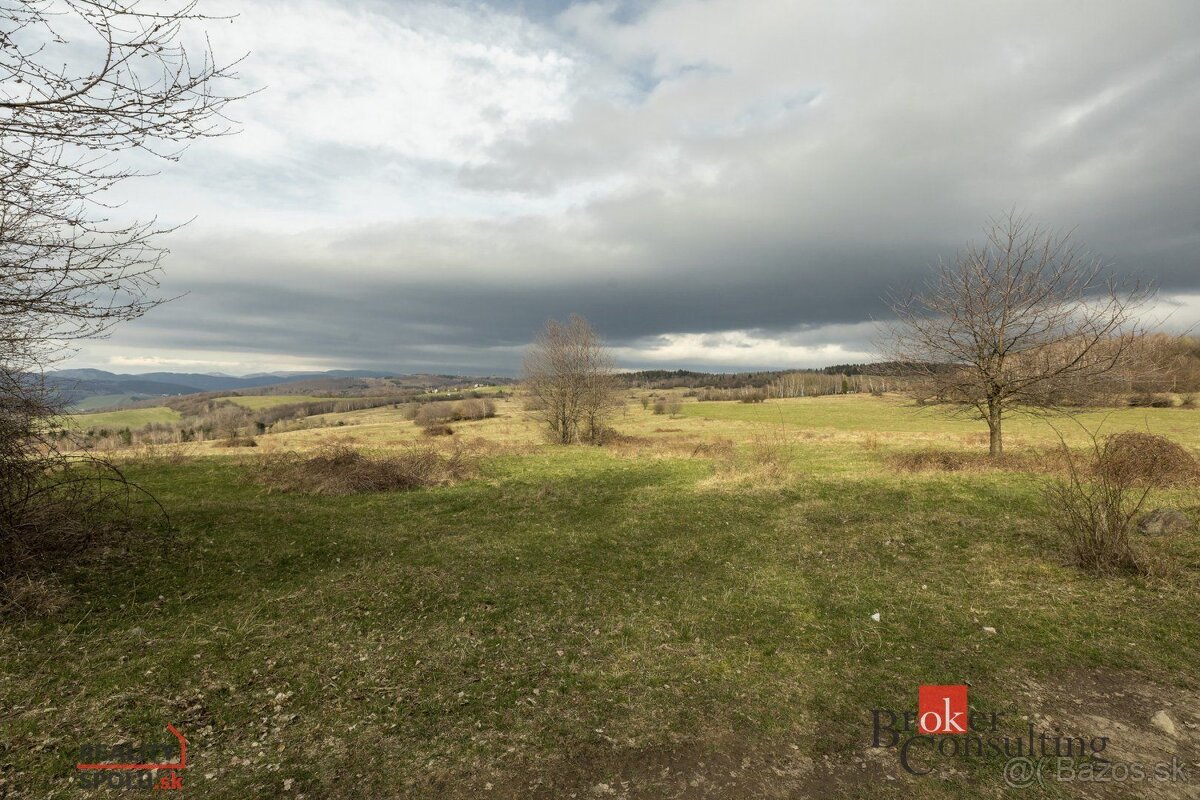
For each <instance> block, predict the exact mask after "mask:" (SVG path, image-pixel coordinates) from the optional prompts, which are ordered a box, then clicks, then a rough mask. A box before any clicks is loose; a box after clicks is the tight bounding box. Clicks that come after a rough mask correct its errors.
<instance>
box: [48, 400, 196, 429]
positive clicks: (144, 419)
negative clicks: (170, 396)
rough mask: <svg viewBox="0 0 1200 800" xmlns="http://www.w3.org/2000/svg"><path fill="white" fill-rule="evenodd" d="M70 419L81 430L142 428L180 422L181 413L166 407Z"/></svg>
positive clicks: (110, 412)
mask: <svg viewBox="0 0 1200 800" xmlns="http://www.w3.org/2000/svg"><path fill="white" fill-rule="evenodd" d="M68 419H70V421H71V422H72V423H73V424H74V425H76V426H77V427H80V428H84V429H87V428H109V429H115V428H140V427H142V426H143V425H149V424H152V423H156V422H162V423H168V422H178V421H179V412H178V411H175V410H174V409H170V408H167V407H166V406H153V407H151V408H127V409H123V410H121V411H98V412H96V413H93V414H72V415H71V416H70V417H69V418H68Z"/></svg>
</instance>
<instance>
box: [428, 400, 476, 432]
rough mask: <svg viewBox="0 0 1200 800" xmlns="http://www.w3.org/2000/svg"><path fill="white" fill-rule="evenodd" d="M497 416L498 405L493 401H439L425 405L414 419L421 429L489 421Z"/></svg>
mask: <svg viewBox="0 0 1200 800" xmlns="http://www.w3.org/2000/svg"><path fill="white" fill-rule="evenodd" d="M494 416H496V404H495V403H493V402H492V401H491V400H479V399H471V400H460V401H458V402H450V401H444V400H443V401H438V402H434V403H425V404H423V405H422V406H421V407H420V408H419V409H417V413H416V415H415V417H414V421H415V422H416V423H417V424H418V425H420V426H421V427H427V426H430V425H443V426H444V425H445V424H446V423H448V422H457V421H459V420H465V419H487V418H488V417H494Z"/></svg>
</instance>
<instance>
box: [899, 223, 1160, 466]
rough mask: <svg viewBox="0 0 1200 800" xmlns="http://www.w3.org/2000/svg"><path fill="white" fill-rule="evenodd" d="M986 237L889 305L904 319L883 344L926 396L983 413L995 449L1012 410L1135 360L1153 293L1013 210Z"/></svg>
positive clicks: (1067, 396)
mask: <svg viewBox="0 0 1200 800" xmlns="http://www.w3.org/2000/svg"><path fill="white" fill-rule="evenodd" d="M985 234H986V236H985V241H984V242H983V243H982V244H973V245H970V246H969V247H968V248H967V249H966V250H965V251H964V252H963V253H962V254H961V255H959V257H958V258H957V259H956V260H955V261H954V263H952V264H946V263H942V264H940V265H939V266H938V268H937V271H936V273H935V275H934V277H933V278H932V279H931V280H930V281H929V282H928V284H927V285H926V287H925V289H924V291H923V292H921V293H911V294H908V295H906V296H903V297H900V298H895V297H893V298H892V299H891V300H890V301H889V304H890V306H891V308H892V311H893V312H894V313H895V315H896V318H897V321H898V323H897V324H896V325H894V326H893V327H892V329H891V330H890V336H889V340H888V342H887V343H886V344H885V346H884V349H885V350H887V351H889V352H888V357H889V358H890V359H891V360H892V361H894V362H896V363H898V364H900V365H902V366H903V368H904V369H905V371H908V372H910V373H916V374H917V375H918V376H919V377H920V378H921V381H920V382H921V383H924V384H925V389H926V393H927V394H932V395H934V396H936V397H938V398H939V399H942V400H946V401H949V402H952V403H956V404H958V407H959V408H965V409H968V410H969V411H970V412H972V413H973V414H975V415H977V416H978V417H979V418H982V419H983V420H985V421H986V422H987V425H988V431H989V433H990V448H989V450H990V453H991V454H992V455H993V456H998V455H1000V454H1001V453H1002V452H1003V449H1004V444H1003V436H1002V430H1003V423H1004V418H1005V417H1006V416H1007V415H1009V414H1010V412H1012V411H1013V410H1015V409H1018V408H1025V409H1029V410H1035V409H1052V408H1055V407H1058V406H1060V405H1061V404H1063V403H1064V402H1080V401H1081V400H1082V399H1084V398H1086V397H1089V396H1094V395H1095V394H1097V393H1099V392H1102V391H1105V390H1106V388H1107V387H1108V386H1109V385H1110V383H1111V382H1113V379H1114V378H1115V377H1116V376H1117V375H1118V374H1119V372H1120V371H1121V370H1122V369H1123V368H1125V367H1126V366H1127V365H1129V364H1131V363H1132V361H1133V358H1132V356H1133V353H1134V350H1135V347H1136V345H1137V342H1138V340H1139V336H1140V334H1141V333H1142V331H1141V330H1140V326H1139V322H1138V311H1139V309H1140V308H1141V307H1142V305H1143V304H1144V302H1145V301H1146V300H1147V299H1148V297H1149V290H1147V289H1145V288H1143V287H1141V286H1138V285H1136V284H1134V285H1130V286H1124V285H1122V284H1120V283H1119V282H1118V281H1117V280H1116V279H1115V278H1113V277H1111V276H1109V275H1107V274H1106V273H1105V271H1104V269H1103V268H1102V265H1101V264H1100V263H1099V262H1098V261H1096V260H1095V259H1094V258H1091V257H1090V256H1088V255H1086V254H1085V253H1084V251H1083V250H1082V249H1081V248H1080V247H1079V246H1078V245H1076V244H1075V243H1074V242H1073V241H1072V240H1071V237H1070V235H1069V234H1067V233H1062V232H1058V231H1052V230H1048V229H1045V228H1042V227H1039V226H1037V225H1034V224H1032V223H1031V222H1030V221H1029V219H1028V218H1027V217H1023V216H1019V215H1017V214H1015V213H1010V214H1008V215H1007V216H1005V217H1002V218H1000V219H997V220H993V221H992V222H991V223H990V224H989V225H988V226H987V228H986V229H985Z"/></svg>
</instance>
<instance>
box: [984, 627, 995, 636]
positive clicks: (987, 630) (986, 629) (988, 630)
mask: <svg viewBox="0 0 1200 800" xmlns="http://www.w3.org/2000/svg"><path fill="white" fill-rule="evenodd" d="M983 632H984V633H987V634H990V635H992V636H995V635H996V629H995V628H993V627H992V626H991V625H984V626H983Z"/></svg>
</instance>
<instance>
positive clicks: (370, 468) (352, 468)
mask: <svg viewBox="0 0 1200 800" xmlns="http://www.w3.org/2000/svg"><path fill="white" fill-rule="evenodd" d="M254 469H255V476H254V477H255V480H256V481H257V482H258V483H259V484H260V485H262V486H265V487H267V489H268V490H270V491H281V492H302V493H305V494H317V495H348V494H360V493H364V492H395V491H411V490H414V489H421V488H425V487H430V486H447V485H450V484H453V483H457V482H459V481H461V480H465V479H466V478H468V477H470V476H471V475H472V474H473V473H474V471H475V463H474V459H473V457H471V456H470V455H469V454H468V453H467V451H466V450H464V449H462V448H455V449H453V450H450V451H442V450H440V449H437V448H434V447H430V446H426V447H418V446H413V447H410V448H408V449H406V450H404V451H402V452H400V453H398V454H394V455H378V456H370V455H367V454H365V453H363V452H362V451H359V450H356V449H354V448H351V447H346V446H344V445H331V446H327V447H325V448H322V449H321V450H318V451H317V452H316V454H315V455H304V454H300V453H296V452H286V453H279V454H271V455H267V456H264V457H263V458H262V459H260V461H259V463H258V464H257V465H256V466H255V468H254Z"/></svg>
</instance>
